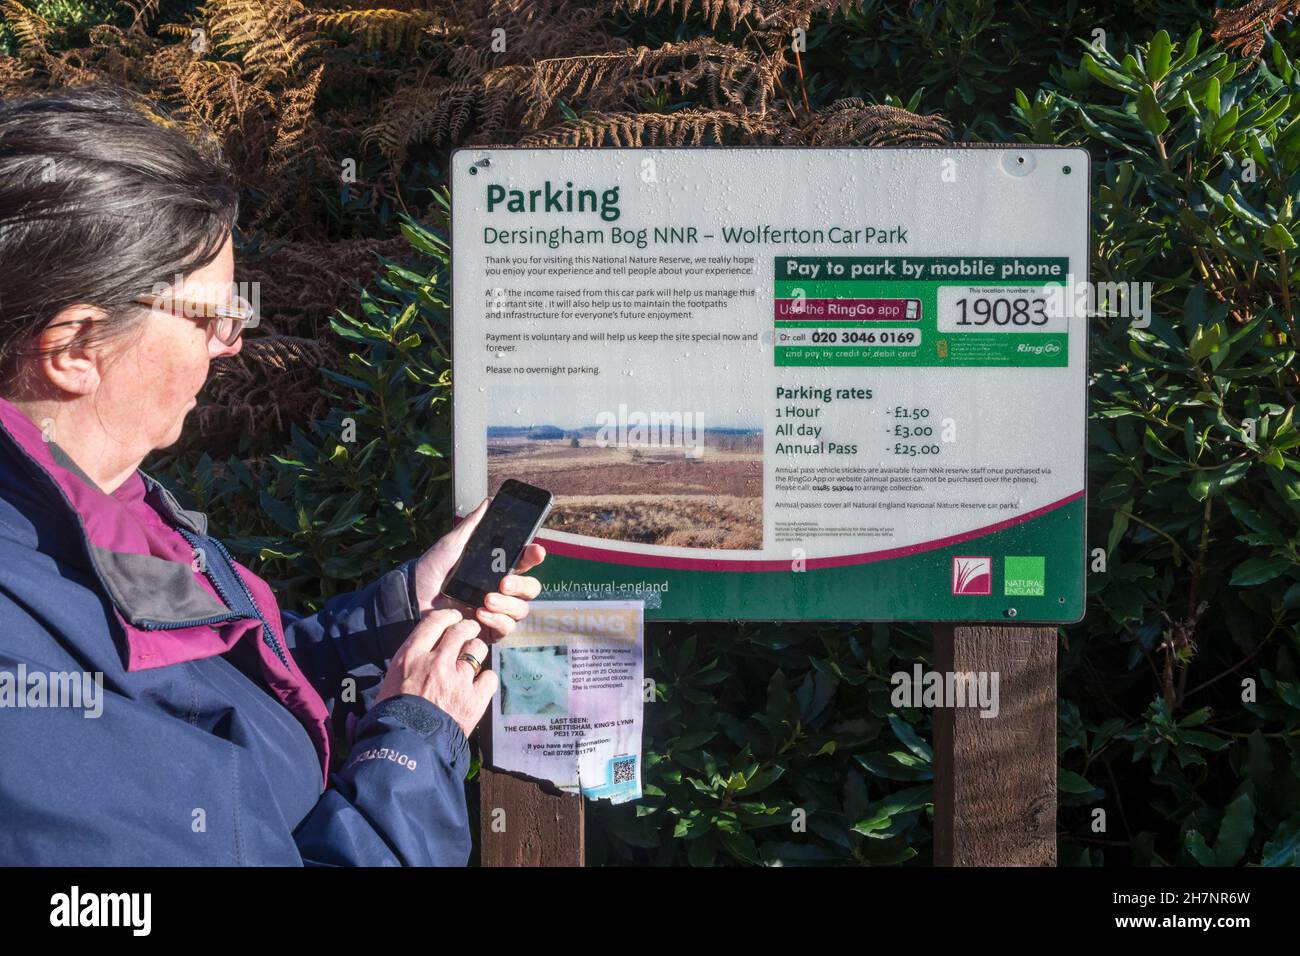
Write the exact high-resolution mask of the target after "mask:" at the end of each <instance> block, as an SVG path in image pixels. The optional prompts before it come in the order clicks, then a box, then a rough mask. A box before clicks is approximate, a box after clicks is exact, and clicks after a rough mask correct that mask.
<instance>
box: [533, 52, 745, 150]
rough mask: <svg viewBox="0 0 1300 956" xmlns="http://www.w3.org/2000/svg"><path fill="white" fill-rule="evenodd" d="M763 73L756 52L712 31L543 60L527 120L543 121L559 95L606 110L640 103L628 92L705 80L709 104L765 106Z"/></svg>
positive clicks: (683, 89) (682, 89) (681, 88)
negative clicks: (708, 34) (705, 34)
mask: <svg viewBox="0 0 1300 956" xmlns="http://www.w3.org/2000/svg"><path fill="white" fill-rule="evenodd" d="M760 78H761V71H759V70H758V68H757V67H756V64H755V63H754V60H753V56H752V54H750V53H749V52H747V51H745V50H742V49H740V48H739V47H734V46H730V45H728V44H725V43H720V42H719V41H717V40H715V39H713V38H712V37H697V38H695V39H693V40H689V41H686V42H683V43H666V44H664V45H663V46H661V47H658V48H655V49H651V48H649V47H639V48H637V49H635V50H627V51H623V52H616V53H603V54H594V55H587V56H569V57H561V58H557V59H553V60H540V61H538V62H537V63H536V64H535V66H534V69H533V75H532V82H531V84H530V90H529V96H528V110H527V112H526V113H525V115H524V118H523V125H524V126H526V127H534V128H535V127H536V126H538V125H540V124H541V122H542V121H543V119H544V118H545V116H546V115H547V114H548V113H549V112H550V110H551V108H552V107H553V106H554V104H555V102H556V101H557V100H559V99H561V98H566V99H571V100H579V99H580V100H583V101H584V104H585V105H586V106H587V107H588V108H590V109H593V110H605V109H609V108H611V107H613V108H617V107H619V106H636V105H638V104H636V103H635V102H633V103H626V102H624V101H626V100H627V99H628V98H629V97H641V96H648V95H654V94H656V93H659V92H661V91H664V90H669V89H676V90H677V91H678V92H679V93H683V94H686V93H690V92H692V91H694V90H695V89H696V88H697V87H698V86H699V85H700V83H701V82H704V83H705V84H706V88H707V90H708V93H709V105H710V106H713V107H715V108H721V107H727V106H730V107H737V108H748V109H754V110H755V111H757V112H762V111H763V108H762V104H764V103H765V97H764V96H763V95H762V92H761V91H760V89H759V87H760V85H761V84H760Z"/></svg>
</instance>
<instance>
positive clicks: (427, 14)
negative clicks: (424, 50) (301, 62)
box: [307, 8, 447, 53]
mask: <svg viewBox="0 0 1300 956" xmlns="http://www.w3.org/2000/svg"><path fill="white" fill-rule="evenodd" d="M307 16H308V19H309V20H310V21H311V23H312V26H313V27H314V28H315V29H316V30H318V31H319V32H321V33H330V32H337V33H342V34H344V35H346V36H348V37H349V38H350V39H352V40H354V41H356V42H358V43H360V44H361V45H363V46H364V48H365V49H366V50H367V51H374V50H383V51H385V52H389V53H394V52H398V51H402V50H409V49H417V48H418V47H419V46H420V44H421V42H422V41H425V40H427V39H428V35H429V31H436V30H438V29H439V28H440V27H444V26H445V24H446V23H447V18H446V17H444V16H443V15H441V14H438V13H434V12H433V11H430V10H396V9H392V8H385V9H366V10H329V11H323V12H320V13H309V14H308V15H307Z"/></svg>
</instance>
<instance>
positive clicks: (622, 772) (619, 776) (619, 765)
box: [610, 757, 636, 785]
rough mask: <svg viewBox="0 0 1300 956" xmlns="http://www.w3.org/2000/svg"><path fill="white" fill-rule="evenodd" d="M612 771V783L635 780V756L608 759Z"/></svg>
mask: <svg viewBox="0 0 1300 956" xmlns="http://www.w3.org/2000/svg"><path fill="white" fill-rule="evenodd" d="M610 764H611V766H612V767H613V771H614V780H613V782H614V784H615V785H617V784H620V783H633V782H635V781H636V758H635V757H621V758H619V759H618V760H613V761H610Z"/></svg>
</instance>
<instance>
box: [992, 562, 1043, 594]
mask: <svg viewBox="0 0 1300 956" xmlns="http://www.w3.org/2000/svg"><path fill="white" fill-rule="evenodd" d="M1046 565H1047V561H1046V559H1045V558H1044V557H1043V556H1042V555H1035V556H1016V557H1012V556H1010V555H1008V556H1007V557H1006V559H1005V560H1004V562H1003V565H1002V593H1003V594H1004V595H1007V596H1008V597H1042V596H1043V595H1044V594H1045V593H1046V592H1047V573H1046Z"/></svg>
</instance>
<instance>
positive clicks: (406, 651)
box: [375, 608, 499, 737]
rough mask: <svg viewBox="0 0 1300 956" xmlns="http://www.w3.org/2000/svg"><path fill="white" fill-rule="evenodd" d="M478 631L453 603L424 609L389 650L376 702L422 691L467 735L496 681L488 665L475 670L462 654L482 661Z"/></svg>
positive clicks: (483, 651)
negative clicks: (403, 637) (408, 632)
mask: <svg viewBox="0 0 1300 956" xmlns="http://www.w3.org/2000/svg"><path fill="white" fill-rule="evenodd" d="M479 631H480V626H479V623H478V622H477V621H474V620H471V619H467V618H464V617H462V616H461V614H460V612H459V611H456V610H452V609H451V608H443V609H440V610H436V611H430V612H429V613H428V614H425V615H424V617H423V618H422V619H421V620H420V623H419V624H417V625H415V629H414V630H413V631H411V636H410V637H408V638H407V639H406V643H405V644H403V645H402V646H401V647H399V648H398V649H397V653H396V654H394V655H393V659H392V661H391V663H389V665H388V671H387V673H385V674H384V679H383V681H382V682H380V685H379V692H378V694H377V695H376V696H375V703H378V702H379V701H381V700H384V699H386V698H388V697H397V696H398V695H400V694H414V695H416V696H418V697H423V698H424V699H425V700H427V701H429V703H431V704H433V705H434V706H436V707H438V708H440V709H441V710H442V711H444V712H445V713H446V714H447V715H448V716H449V717H451V719H452V720H454V721H456V723H457V724H459V725H460V729H461V730H463V731H465V736H466V737H468V736H469V735H470V734H471V733H472V732H473V730H474V728H475V727H476V726H477V725H478V722H479V721H480V720H481V719H482V717H483V713H484V712H485V711H486V710H487V708H488V704H490V703H491V702H492V695H493V694H495V693H496V692H497V685H498V683H499V682H498V681H497V675H496V674H495V673H493V672H492V671H490V670H486V669H483V670H478V669H477V668H475V666H474V665H473V664H471V663H470V662H469V661H464V660H461V659H460V656H461V655H462V654H469V655H471V656H473V658H474V659H475V660H476V661H478V662H479V664H480V665H482V664H483V663H484V662H486V660H487V654H488V646H487V644H485V643H484V642H483V641H482V640H481V639H480V638H479V636H478V634H479Z"/></svg>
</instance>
